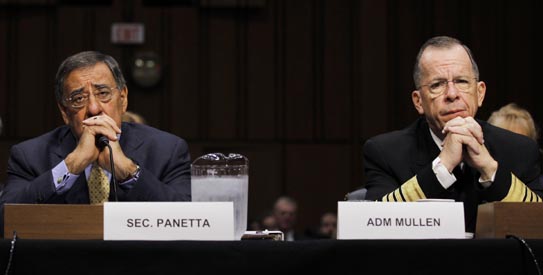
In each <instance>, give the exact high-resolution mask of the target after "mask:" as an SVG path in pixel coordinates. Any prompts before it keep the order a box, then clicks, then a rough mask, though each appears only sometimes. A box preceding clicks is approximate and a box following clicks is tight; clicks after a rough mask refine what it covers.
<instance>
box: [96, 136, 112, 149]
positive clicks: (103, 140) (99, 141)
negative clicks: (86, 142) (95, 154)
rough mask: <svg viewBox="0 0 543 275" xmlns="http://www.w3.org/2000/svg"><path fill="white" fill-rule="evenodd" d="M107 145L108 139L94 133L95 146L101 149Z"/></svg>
mask: <svg viewBox="0 0 543 275" xmlns="http://www.w3.org/2000/svg"><path fill="white" fill-rule="evenodd" d="M108 145H109V139H108V138H107V137H105V136H103V135H96V147H98V149H100V150H102V149H104V147H106V146H108Z"/></svg>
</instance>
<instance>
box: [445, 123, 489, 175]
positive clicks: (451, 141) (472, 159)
mask: <svg viewBox="0 0 543 275" xmlns="http://www.w3.org/2000/svg"><path fill="white" fill-rule="evenodd" d="M442 133H443V134H444V135H445V138H444V140H443V150H442V151H441V154H440V155H439V158H440V159H441V163H442V164H443V165H444V166H445V167H446V168H447V169H448V170H449V172H451V171H452V170H453V169H454V168H455V167H456V166H458V165H459V164H460V163H461V162H462V161H463V162H464V163H466V164H467V165H469V166H470V167H472V168H474V169H476V170H477V171H479V173H481V178H483V179H490V178H491V177H492V175H494V173H495V172H496V170H497V167H498V163H497V162H496V161H495V160H494V158H493V157H492V156H491V155H490V153H489V152H488V150H487V148H486V146H485V145H484V136H483V130H482V128H481V126H480V125H479V123H477V121H475V119H473V118H472V117H465V118H462V117H456V118H454V119H452V120H450V121H448V122H447V123H446V124H445V127H443V132H442Z"/></svg>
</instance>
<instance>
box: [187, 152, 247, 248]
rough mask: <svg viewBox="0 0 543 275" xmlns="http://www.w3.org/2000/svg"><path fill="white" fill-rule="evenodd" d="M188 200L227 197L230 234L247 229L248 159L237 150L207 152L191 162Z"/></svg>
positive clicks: (236, 237) (240, 235)
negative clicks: (231, 224)
mask: <svg viewBox="0 0 543 275" xmlns="http://www.w3.org/2000/svg"><path fill="white" fill-rule="evenodd" d="M191 188H192V201H231V202H233V204H234V238H235V239H236V240H240V239H241V237H242V236H243V233H245V230H247V201H248V191H249V160H248V159H247V158H246V157H244V156H242V155H240V154H232V153H230V154H228V156H225V155H224V154H222V153H211V154H207V155H203V156H201V157H199V158H197V159H196V160H194V161H193V162H192V165H191Z"/></svg>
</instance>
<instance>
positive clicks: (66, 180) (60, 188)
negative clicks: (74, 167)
mask: <svg viewBox="0 0 543 275" xmlns="http://www.w3.org/2000/svg"><path fill="white" fill-rule="evenodd" d="M51 172H52V174H53V185H54V187H55V192H56V193H57V194H62V193H64V192H66V191H68V190H70V188H72V186H73V185H74V183H75V181H76V180H77V178H79V175H76V174H72V173H70V171H68V166H66V162H64V160H63V161H61V162H60V163H59V164H57V166H55V167H54V168H53V170H52V171H51Z"/></svg>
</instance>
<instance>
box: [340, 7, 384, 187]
mask: <svg viewBox="0 0 543 275" xmlns="http://www.w3.org/2000/svg"><path fill="white" fill-rule="evenodd" d="M357 8H358V10H357V12H356V13H357V14H358V17H357V18H356V21H354V22H353V24H355V26H356V27H355V30H357V36H356V40H355V41H354V45H355V47H354V49H353V52H354V53H356V55H355V56H356V57H357V59H356V60H354V61H353V62H356V66H357V71H356V73H357V74H355V75H354V81H355V82H354V83H355V85H356V87H357V88H358V90H355V91H354V92H355V93H357V97H356V98H357V99H358V101H357V102H356V104H357V105H358V113H356V114H354V115H356V116H358V118H357V121H358V123H359V126H358V127H359V128H358V129H360V130H359V132H358V133H357V135H358V137H359V141H358V142H359V143H360V147H358V148H359V150H358V152H356V154H357V157H358V159H359V162H358V163H359V164H360V165H359V166H358V167H354V169H358V170H359V171H360V177H361V178H360V182H355V181H353V182H351V186H350V190H351V191H352V190H354V189H356V188H358V187H360V186H362V185H363V184H364V170H363V165H364V163H363V160H362V146H363V143H364V142H365V141H366V140H367V139H368V138H370V137H372V136H374V135H377V134H379V133H383V132H386V131H387V130H388V121H389V120H390V116H391V111H390V109H391V108H392V106H391V104H390V102H391V100H392V99H391V98H390V95H389V93H388V90H389V89H390V86H391V83H390V81H388V78H387V72H388V67H389V66H388V65H389V64H390V62H389V60H388V59H389V56H388V55H387V53H388V49H387V45H388V44H387V39H388V37H387V29H388V19H387V14H388V5H387V1H361V2H360V5H359V6H358V7H357ZM356 148H357V147H354V148H353V149H356Z"/></svg>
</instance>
